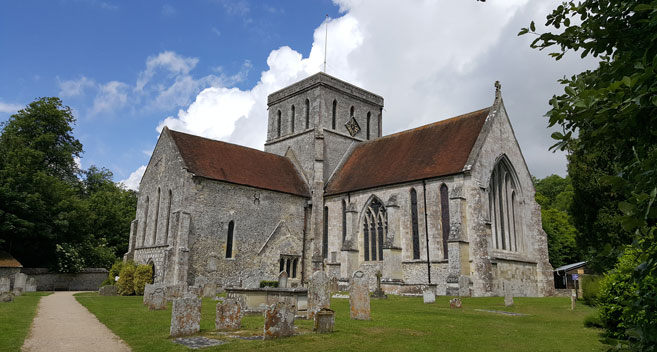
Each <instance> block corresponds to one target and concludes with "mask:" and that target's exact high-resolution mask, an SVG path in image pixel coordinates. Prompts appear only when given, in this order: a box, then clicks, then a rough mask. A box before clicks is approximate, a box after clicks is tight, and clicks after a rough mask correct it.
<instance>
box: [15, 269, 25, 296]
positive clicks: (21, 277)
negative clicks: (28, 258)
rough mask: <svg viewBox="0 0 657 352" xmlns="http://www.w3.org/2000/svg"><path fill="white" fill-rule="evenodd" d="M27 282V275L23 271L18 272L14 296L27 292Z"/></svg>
mask: <svg viewBox="0 0 657 352" xmlns="http://www.w3.org/2000/svg"><path fill="white" fill-rule="evenodd" d="M26 283H27V275H25V274H23V273H16V276H15V277H14V296H20V295H22V294H23V292H25V284H26Z"/></svg>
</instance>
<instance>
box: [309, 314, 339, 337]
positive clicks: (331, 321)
mask: <svg viewBox="0 0 657 352" xmlns="http://www.w3.org/2000/svg"><path fill="white" fill-rule="evenodd" d="M314 322H315V325H314V327H313V332H316V333H320V334H322V333H327V332H333V326H335V312H334V311H332V310H330V309H328V308H322V310H320V311H319V312H317V313H315V317H314Z"/></svg>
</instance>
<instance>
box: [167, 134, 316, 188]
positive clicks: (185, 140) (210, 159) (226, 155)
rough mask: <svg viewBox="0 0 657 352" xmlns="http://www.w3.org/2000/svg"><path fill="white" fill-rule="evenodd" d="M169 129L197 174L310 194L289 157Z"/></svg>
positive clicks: (189, 167)
mask: <svg viewBox="0 0 657 352" xmlns="http://www.w3.org/2000/svg"><path fill="white" fill-rule="evenodd" d="M169 132H170V134H171V137H172V138H173V140H174V142H175V143H176V146H177V147H178V150H179V151H180V154H181V156H182V158H183V160H184V162H185V165H186V166H187V169H188V170H189V171H190V172H192V173H194V174H195V175H197V176H201V177H204V178H208V179H212V180H218V181H225V182H230V183H236V184H240V185H246V186H252V187H257V188H264V189H269V190H273V191H279V192H284V193H289V194H294V195H299V196H304V197H309V196H310V192H309V191H308V188H307V186H306V183H305V182H304V181H303V179H302V178H301V175H300V174H299V172H297V170H296V168H295V167H294V165H293V164H292V162H291V161H290V160H289V159H287V158H285V157H282V156H279V155H276V154H271V153H267V152H263V151H260V150H256V149H251V148H247V147H242V146H239V145H236V144H231V143H226V142H221V141H216V140H213V139H208V138H203V137H198V136H194V135H190V134H186V133H182V132H177V131H172V130H169Z"/></svg>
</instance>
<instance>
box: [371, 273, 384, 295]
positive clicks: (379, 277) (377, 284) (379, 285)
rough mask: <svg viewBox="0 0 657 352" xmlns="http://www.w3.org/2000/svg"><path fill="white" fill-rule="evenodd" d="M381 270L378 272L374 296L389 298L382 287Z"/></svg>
mask: <svg viewBox="0 0 657 352" xmlns="http://www.w3.org/2000/svg"><path fill="white" fill-rule="evenodd" d="M381 276H382V275H381V271H377V272H376V290H374V292H373V293H372V298H388V296H386V294H385V292H383V289H381Z"/></svg>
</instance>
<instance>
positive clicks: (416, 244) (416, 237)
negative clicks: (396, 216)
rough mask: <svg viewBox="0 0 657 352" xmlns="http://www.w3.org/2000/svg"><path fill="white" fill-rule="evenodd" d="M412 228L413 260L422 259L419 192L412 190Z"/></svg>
mask: <svg viewBox="0 0 657 352" xmlns="http://www.w3.org/2000/svg"><path fill="white" fill-rule="evenodd" d="M411 226H412V231H413V259H420V231H419V229H418V222H417V192H416V191H415V188H411Z"/></svg>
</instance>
